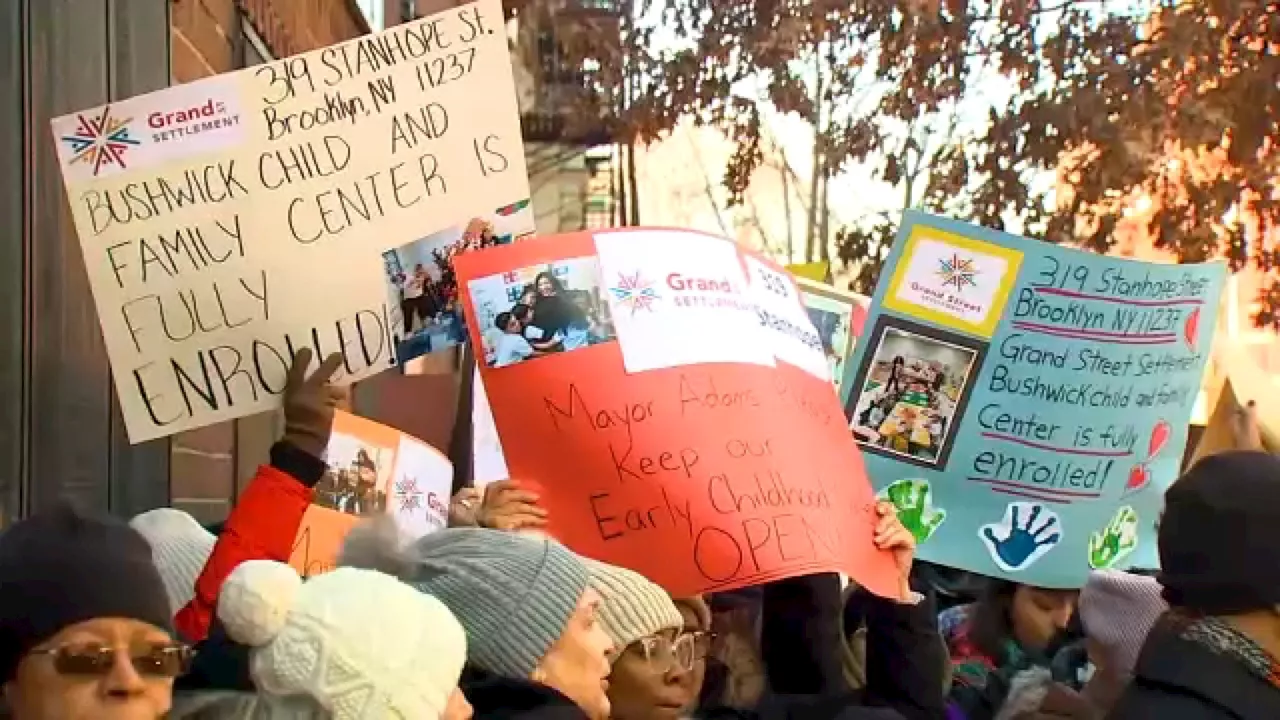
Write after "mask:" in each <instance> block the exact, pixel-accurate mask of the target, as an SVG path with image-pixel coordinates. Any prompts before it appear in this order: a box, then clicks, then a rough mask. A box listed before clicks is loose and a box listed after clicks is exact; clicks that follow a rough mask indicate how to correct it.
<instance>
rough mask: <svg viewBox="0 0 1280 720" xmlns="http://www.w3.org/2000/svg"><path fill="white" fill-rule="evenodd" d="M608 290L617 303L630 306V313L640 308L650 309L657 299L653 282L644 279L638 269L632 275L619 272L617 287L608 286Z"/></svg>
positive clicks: (633, 313) (634, 312)
mask: <svg viewBox="0 0 1280 720" xmlns="http://www.w3.org/2000/svg"><path fill="white" fill-rule="evenodd" d="M609 291H610V292H612V293H613V298H614V299H615V300H617V301H618V304H620V305H623V306H626V307H629V308H631V314H632V315H635V314H636V313H638V312H640V311H641V310H648V311H652V310H653V304H654V303H656V302H657V301H658V291H657V290H655V289H654V287H653V283H652V282H650V281H649V280H646V279H645V278H644V276H643V275H642V274H641V273H640V272H639V271H637V272H636V273H634V274H632V275H627V274H625V273H619V274H618V285H617V287H613V288H610V289H609Z"/></svg>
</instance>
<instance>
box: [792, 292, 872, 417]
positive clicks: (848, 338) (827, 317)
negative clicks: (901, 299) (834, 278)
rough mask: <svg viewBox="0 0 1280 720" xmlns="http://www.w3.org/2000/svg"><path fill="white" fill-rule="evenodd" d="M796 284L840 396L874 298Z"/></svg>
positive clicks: (832, 380)
mask: <svg viewBox="0 0 1280 720" xmlns="http://www.w3.org/2000/svg"><path fill="white" fill-rule="evenodd" d="M796 285H797V286H798V287H799V288H800V300H801V302H803V303H804V306H805V310H806V311H808V313H809V321H810V322H812V323H813V327H814V328H815V329H816V330H817V331H818V339H819V340H821V341H822V349H823V351H824V352H825V353H826V355H827V364H828V365H829V366H830V367H831V382H832V384H834V385H835V388H836V392H837V393H839V392H840V385H841V382H842V380H843V379H844V372H845V361H847V360H848V359H849V356H850V355H852V354H853V348H854V343H855V342H856V341H857V338H858V336H859V335H860V334H862V324H863V322H864V321H865V320H866V318H867V307H868V306H869V305H870V299H869V298H867V297H866V296H863V295H856V294H854V293H850V292H841V291H840V290H837V289H835V288H833V287H831V286H830V285H824V284H822V283H816V282H813V281H812V280H806V279H804V278H796Z"/></svg>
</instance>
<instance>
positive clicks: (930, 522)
mask: <svg viewBox="0 0 1280 720" xmlns="http://www.w3.org/2000/svg"><path fill="white" fill-rule="evenodd" d="M880 496H881V497H883V498H884V499H885V500H888V501H889V502H891V503H893V507H894V508H896V509H897V511H898V520H900V521H902V524H903V526H904V527H906V528H907V530H909V531H911V535H912V536H913V537H914V538H915V539H916V544H917V545H919V544H921V543H923V542H924V541H925V540H928V539H929V538H930V537H932V536H933V533H934V532H935V531H937V529H938V526H939V525H941V524H942V523H943V521H945V520H946V519H947V511H946V510H943V509H942V508H934V507H933V497H932V496H933V488H931V487H929V481H928V480H923V479H921V478H908V479H903V480H897V481H895V482H893V483H891V484H890V485H889V486H888V487H886V488H885V489H884V490H882V491H881V492H880Z"/></svg>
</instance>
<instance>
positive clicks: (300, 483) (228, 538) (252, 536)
mask: <svg viewBox="0 0 1280 720" xmlns="http://www.w3.org/2000/svg"><path fill="white" fill-rule="evenodd" d="M284 450H285V452H284V453H283V454H285V455H292V456H294V457H293V458H292V459H293V460H294V462H277V461H276V458H277V457H279V456H280V455H281V453H279V452H277V448H273V452H272V460H273V463H272V465H263V466H261V467H259V468H258V473H257V474H256V475H255V476H254V478H253V480H252V481H251V482H250V483H249V487H247V488H245V491H244V493H243V494H241V496H240V500H239V501H238V502H237V503H236V506H235V508H234V509H233V510H232V511H231V516H230V517H228V518H227V522H226V524H225V525H224V526H223V530H222V534H221V535H219V536H218V542H217V543H216V544H215V545H214V546H213V553H212V554H210V556H209V559H208V561H206V562H205V566H204V569H203V570H202V571H201V572H200V577H199V578H197V579H196V585H195V597H193V598H192V599H191V602H189V603H187V604H186V606H184V607H183V608H182V609H181V610H179V611H178V614H177V615H176V616H174V626H175V628H176V629H177V631H178V633H179V634H180V635H181V636H182V638H183V639H185V640H186V641H187V642H189V643H197V642H200V641H201V640H204V638H205V636H206V635H208V634H209V626H210V625H211V624H212V622H213V615H214V610H215V608H216V607H217V604H218V593H219V591H221V590H222V583H223V582H224V581H226V579H227V576H229V575H230V574H231V571H232V570H235V569H236V566H237V565H239V564H240V563H242V562H245V561H246V560H275V561H277V562H289V556H290V554H292V552H293V541H294V537H295V536H296V535H297V534H298V527H299V526H300V525H301V524H302V516H303V515H304V514H306V512H307V506H309V505H310V504H311V495H312V488H313V486H314V485H315V482H316V481H318V480H319V476H318V475H317V474H316V473H314V472H313V470H314V466H315V464H318V467H319V469H320V472H319V474H320V475H322V474H323V467H324V466H323V463H322V462H321V461H319V460H316V459H314V458H310V457H309V456H308V457H307V458H305V459H304V462H303V463H301V464H302V465H304V466H307V467H306V471H305V472H298V471H296V470H295V472H296V474H297V475H298V477H295V475H294V474H290V473H289V472H286V471H285V470H282V469H280V466H287V467H291V468H297V466H298V465H299V463H298V462H296V460H297V459H298V458H297V457H296V456H297V454H298V453H299V452H300V451H297V450H294V449H292V448H284ZM290 451H291V452H290ZM305 460H310V461H311V462H309V463H308V462H305ZM313 475H314V476H315V477H314V479H312V476H313Z"/></svg>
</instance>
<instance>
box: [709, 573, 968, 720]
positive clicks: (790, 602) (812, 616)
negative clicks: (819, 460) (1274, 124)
mask: <svg viewBox="0 0 1280 720" xmlns="http://www.w3.org/2000/svg"><path fill="white" fill-rule="evenodd" d="M763 594H764V596H763V600H762V606H763V607H762V609H761V636H760V646H761V647H760V650H761V654H762V655H763V656H764V664H765V672H766V674H767V677H768V681H769V682H768V684H769V690H768V692H767V693H766V695H765V697H764V698H763V699H762V700H761V702H760V703H759V705H758V706H757V707H756V708H754V709H752V710H749V711H742V710H733V709H728V708H703V709H701V710H700V711H699V712H698V713H697V717H698V718H700V719H705V720H896V719H898V718H902V719H903V720H940V719H941V718H943V717H945V715H946V707H945V700H944V698H943V694H942V687H943V685H942V680H943V678H942V672H943V670H944V668H945V667H946V662H945V659H944V658H943V656H942V654H943V648H944V645H943V644H942V643H941V642H940V641H939V640H938V621H937V613H935V612H934V605H933V603H932V602H931V601H930V600H929V599H928V598H927V597H926V599H925V600H923V601H922V602H920V603H919V604H918V605H901V604H898V603H895V602H891V601H889V600H884V599H882V598H876V597H873V596H867V597H866V598H863V603H862V604H863V607H864V608H865V609H864V612H865V616H866V624H867V658H866V666H867V685H866V687H865V688H863V689H862V690H861V691H854V690H851V689H850V688H849V687H848V685H847V683H846V682H845V679H844V671H843V667H842V665H841V654H842V650H841V644H842V643H844V642H847V640H846V639H845V638H844V637H843V636H842V633H841V630H840V626H841V623H840V617H841V613H842V612H843V610H844V607H843V604H842V602H841V592H840V579H839V577H838V576H836V575H835V574H830V573H828V574H822V575H808V576H805V577H800V578H791V579H789V580H780V581H777V582H773V583H769V584H768V585H765V586H764V588H763Z"/></svg>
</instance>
